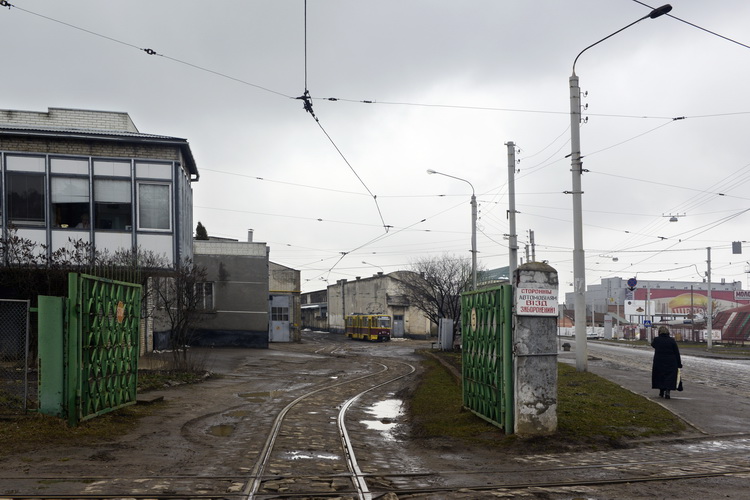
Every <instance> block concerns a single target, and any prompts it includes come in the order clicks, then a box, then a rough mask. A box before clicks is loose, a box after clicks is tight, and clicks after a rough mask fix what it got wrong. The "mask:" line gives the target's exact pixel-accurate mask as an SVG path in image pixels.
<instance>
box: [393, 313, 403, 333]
mask: <svg viewBox="0 0 750 500" xmlns="http://www.w3.org/2000/svg"><path fill="white" fill-rule="evenodd" d="M391 336H392V337H394V338H397V339H401V338H404V315H403V314H394V315H393V326H392V327H391Z"/></svg>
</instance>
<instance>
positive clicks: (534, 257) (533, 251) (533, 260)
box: [529, 229, 536, 262]
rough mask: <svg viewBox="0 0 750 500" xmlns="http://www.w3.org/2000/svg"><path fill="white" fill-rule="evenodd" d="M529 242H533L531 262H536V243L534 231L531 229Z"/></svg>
mask: <svg viewBox="0 0 750 500" xmlns="http://www.w3.org/2000/svg"><path fill="white" fill-rule="evenodd" d="M529 243H531V262H536V243H534V231H532V230H531V229H529Z"/></svg>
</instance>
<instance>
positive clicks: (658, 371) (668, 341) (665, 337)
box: [651, 326, 682, 399]
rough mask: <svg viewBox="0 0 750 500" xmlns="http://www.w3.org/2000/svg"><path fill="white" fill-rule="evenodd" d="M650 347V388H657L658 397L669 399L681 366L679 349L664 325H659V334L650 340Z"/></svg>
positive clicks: (675, 387) (675, 385) (675, 386)
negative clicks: (652, 354) (652, 351)
mask: <svg viewBox="0 0 750 500" xmlns="http://www.w3.org/2000/svg"><path fill="white" fill-rule="evenodd" d="M651 347H653V348H654V363H653V366H652V368H651V388H652V389H659V397H660V398H665V399H669V391H672V390H675V389H677V373H678V369H679V368H682V359H681V358H680V349H679V347H677V342H675V340H674V339H673V338H672V337H670V336H669V329H668V328H667V327H666V326H660V327H659V336H658V337H656V338H655V339H654V340H653V342H651Z"/></svg>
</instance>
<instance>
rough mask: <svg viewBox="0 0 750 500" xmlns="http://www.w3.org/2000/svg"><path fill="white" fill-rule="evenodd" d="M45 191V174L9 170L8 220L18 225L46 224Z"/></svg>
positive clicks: (7, 186)
mask: <svg viewBox="0 0 750 500" xmlns="http://www.w3.org/2000/svg"><path fill="white" fill-rule="evenodd" d="M45 191H46V190H45V189H44V174H35V173H27V172H8V173H7V176H6V196H7V200H8V221H9V222H10V223H11V224H13V225H16V226H44V225H45V223H46V217H45V210H44V206H45V203H46V202H45V200H46V196H45Z"/></svg>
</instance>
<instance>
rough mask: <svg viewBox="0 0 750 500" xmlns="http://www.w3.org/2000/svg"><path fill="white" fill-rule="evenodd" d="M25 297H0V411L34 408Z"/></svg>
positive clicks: (32, 361)
mask: <svg viewBox="0 0 750 500" xmlns="http://www.w3.org/2000/svg"><path fill="white" fill-rule="evenodd" d="M29 319H30V318H29V301H28V300H8V299H2V300H0V414H4V415H8V414H18V413H23V412H25V411H27V410H28V409H29V408H30V407H32V406H33V407H36V401H37V373H36V369H35V365H36V363H35V359H34V356H32V355H31V353H32V352H36V346H35V342H33V339H32V338H31V333H30V332H31V328H30V326H31V325H30V321H29Z"/></svg>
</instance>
